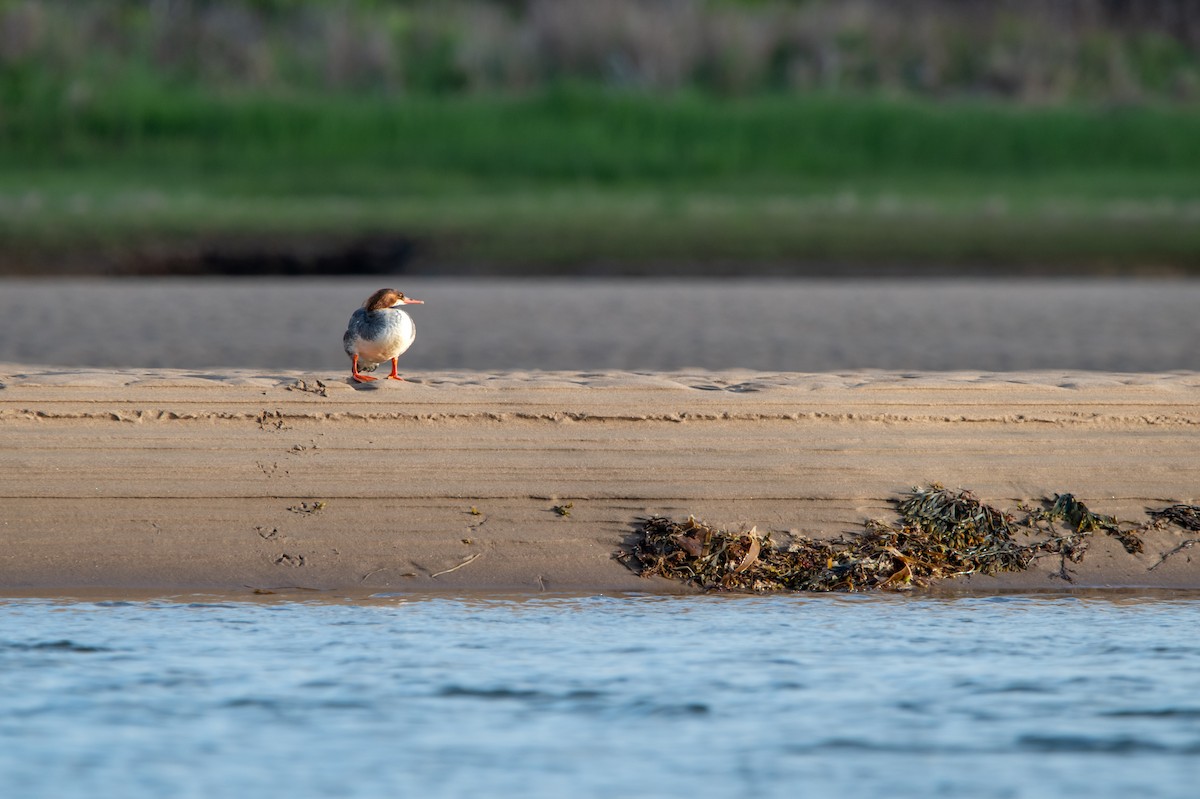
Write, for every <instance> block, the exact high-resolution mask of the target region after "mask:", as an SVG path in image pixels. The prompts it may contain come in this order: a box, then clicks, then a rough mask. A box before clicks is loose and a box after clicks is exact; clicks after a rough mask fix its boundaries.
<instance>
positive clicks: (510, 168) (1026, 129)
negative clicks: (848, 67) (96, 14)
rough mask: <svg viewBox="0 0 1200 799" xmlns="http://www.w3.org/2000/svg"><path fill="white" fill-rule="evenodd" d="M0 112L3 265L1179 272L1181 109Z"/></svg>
mask: <svg viewBox="0 0 1200 799" xmlns="http://www.w3.org/2000/svg"><path fill="white" fill-rule="evenodd" d="M8 93H9V98H8V99H9V100H11V101H12V102H10V103H9V104H8V105H7V106H6V111H5V114H4V116H3V117H0V261H3V260H4V259H6V258H7V260H8V261H9V262H15V261H23V262H28V261H29V260H30V259H33V260H36V259H37V258H38V257H52V256H54V255H55V254H61V253H68V252H72V251H79V250H83V249H87V248H93V247H101V246H102V247H105V248H109V249H111V250H115V251H119V250H120V249H121V248H130V247H139V246H145V245H147V244H159V243H163V242H166V243H171V242H194V241H199V240H208V239H212V238H214V237H218V238H219V237H223V236H242V237H253V236H271V237H284V238H286V237H289V236H302V235H303V236H314V235H317V236H330V237H352V236H356V235H362V234H365V233H387V234H396V235H403V236H406V237H410V238H413V239H415V240H417V241H419V242H421V244H422V247H421V248H420V252H422V253H424V257H425V258H426V260H429V261H431V262H433V261H452V260H473V261H482V262H489V263H495V264H500V265H506V266H505V267H504V268H507V269H515V270H520V269H528V270H531V271H545V270H554V269H558V270H569V269H571V268H573V267H574V266H576V265H579V264H588V263H596V262H600V261H616V262H623V263H628V264H635V265H636V264H662V263H704V262H716V261H723V262H733V261H741V262H747V263H765V262H771V263H780V262H795V263H801V262H806V261H821V262H859V261H868V262H897V263H909V264H919V263H925V262H936V263H939V264H956V263H964V264H966V263H970V264H991V265H995V266H996V268H1001V267H1002V266H1003V265H1005V264H1018V263H1019V264H1028V263H1038V262H1040V263H1047V264H1070V265H1087V266H1092V267H1098V268H1104V269H1113V270H1120V269H1128V268H1138V267H1168V268H1177V269H1186V270H1200V234H1198V233H1197V232H1196V231H1197V229H1198V228H1200V109H1160V108H1135V107H1126V108H1119V109H1118V108H1113V109H1096V108H1083V107H1078V108H1076V107H1072V108H1046V109H1032V108H1018V107H1011V106H996V105H988V104H982V103H978V104H969V103H958V104H945V105H942V104H932V103H928V102H924V103H921V102H914V101H907V102H898V101H889V100H884V99H871V98H845V97H842V98H836V97H813V98H806V99H801V100H796V99H785V98H777V97H762V98H758V99H747V100H738V101H727V102H718V101H716V100H714V99H711V98H707V97H703V96H698V95H692V96H681V97H676V98H673V99H663V98H650V97H644V96H636V95H611V94H605V93H601V92H599V91H590V90H580V89H574V90H559V91H553V92H549V93H545V94H542V95H538V96H534V97H528V98H508V99H502V98H483V97H457V98H442V99H435V98H409V99H404V100H399V101H397V100H395V99H392V100H384V99H378V98H371V97H366V96H358V97H347V96H314V95H305V96H301V97H292V98H284V97H274V96H217V95H211V94H202V93H198V92H196V91H193V90H186V89H171V88H169V87H165V86H159V85H155V84H147V85H138V86H133V87H130V86H119V87H117V88H116V89H114V90H113V92H112V94H111V95H110V96H106V97H99V98H93V100H92V101H90V102H86V103H81V104H77V105H74V106H73V105H72V104H71V102H69V101H68V99H67V96H66V94H65V93H64V92H63V91H57V92H56V91H54V90H53V87H50V89H48V90H46V91H34V89H33V88H31V87H28V86H26V87H24V88H23V89H20V90H19V91H18V90H14V89H12V87H11V86H9V91H8Z"/></svg>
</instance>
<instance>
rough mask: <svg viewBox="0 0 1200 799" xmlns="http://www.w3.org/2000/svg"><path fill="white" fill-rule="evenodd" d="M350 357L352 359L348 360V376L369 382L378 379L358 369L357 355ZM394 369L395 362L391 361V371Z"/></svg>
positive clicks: (358, 380) (362, 381) (357, 380)
mask: <svg viewBox="0 0 1200 799" xmlns="http://www.w3.org/2000/svg"><path fill="white" fill-rule="evenodd" d="M350 357H351V358H353V359H354V360H352V361H351V362H350V376H351V377H353V378H354V380H355V382H358V383H370V382H371V381H372V380H378V379H379V378H377V377H371V376H370V375H364V374H363V373H362V372H360V371H358V356H357V355H351V356H350ZM395 370H396V362H395V361H392V371H395Z"/></svg>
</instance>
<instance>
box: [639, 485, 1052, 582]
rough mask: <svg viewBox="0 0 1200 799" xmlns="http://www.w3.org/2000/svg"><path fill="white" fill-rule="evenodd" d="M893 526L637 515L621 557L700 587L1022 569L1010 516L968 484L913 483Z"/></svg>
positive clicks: (645, 570)
mask: <svg viewBox="0 0 1200 799" xmlns="http://www.w3.org/2000/svg"><path fill="white" fill-rule="evenodd" d="M897 505H898V506H899V509H900V513H901V516H902V518H901V520H900V522H899V523H898V524H897V525H890V524H886V523H884V522H881V521H871V522H868V523H867V524H866V529H865V530H864V532H863V533H862V534H860V535H857V536H854V537H853V538H849V539H845V538H842V539H837V540H833V541H818V540H814V539H811V538H807V537H803V536H798V537H796V538H795V540H793V542H792V543H791V544H790V545H789V546H787V547H779V546H775V545H774V543H773V542H772V541H771V536H770V534H769V533H768V534H766V535H762V534H760V533H759V532H758V531H757V529H754V530H750V531H748V532H740V533H730V532H726V531H724V530H719V529H717V528H715V527H710V526H708V525H706V524H704V523H703V522H699V521H697V520H696V519H695V518H694V517H688V520H687V521H686V522H684V523H683V524H678V523H676V522H673V521H671V520H670V519H667V518H664V517H661V516H656V517H653V518H650V519H647V520H646V521H645V524H644V525H643V536H642V540H641V542H639V544H638V545H637V546H636V547H635V548H634V550H633V552H632V553H630V556H631V557H632V558H634V559H635V560H636V561H637V563H638V564H639V566H640V571H641V574H643V575H645V576H650V575H654V574H659V575H662V576H664V577H670V578H672V579H677V580H683V581H685V582H688V583H691V584H692V585H695V586H697V587H699V588H703V589H705V590H709V591H711V590H734V591H754V592H762V591H784V590H789V591H861V590H870V589H879V588H891V589H903V588H910V587H913V586H923V585H928V584H929V583H930V582H932V581H933V580H936V579H941V578H945V577H952V576H958V575H963V574H973V573H977V572H978V573H983V574H994V573H996V572H1001V571H1013V570H1020V569H1024V568H1026V567H1027V566H1028V564H1029V561H1030V559H1031V558H1032V557H1033V556H1034V554H1035V551H1036V550H1035V549H1034V548H1032V547H1027V546H1021V545H1019V544H1017V543H1016V542H1015V540H1014V539H1013V535H1012V532H1013V522H1012V517H1011V516H1009V515H1008V514H1005V513H1002V512H1000V511H998V510H996V509H995V508H992V507H990V506H987V505H984V504H983V503H981V502H979V500H977V499H975V497H974V496H972V495H971V493H970V492H969V491H959V492H953V491H948V490H946V489H945V488H943V487H942V486H940V485H934V486H932V487H930V488H928V489H923V488H914V489H913V490H912V491H911V492H910V493H909V494H907V495H905V497H904V498H903V499H901V500H898V501H897Z"/></svg>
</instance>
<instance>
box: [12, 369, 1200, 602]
mask: <svg viewBox="0 0 1200 799" xmlns="http://www.w3.org/2000/svg"><path fill="white" fill-rule="evenodd" d="M0 386H2V387H0V438H2V439H3V441H4V446H3V449H0V503H2V507H3V513H2V515H0V531H2V532H0V535H2V536H3V540H4V542H5V546H4V547H3V550H2V551H0V590H3V591H5V592H9V593H12V592H16V593H21V592H26V593H28V592H49V591H59V590H69V589H79V590H84V589H94V590H106V589H113V590H130V591H132V590H163V591H172V590H193V589H194V590H220V591H246V592H249V591H252V590H259V591H286V590H302V589H313V590H338V591H354V592H367V593H371V592H389V591H420V592H440V591H463V590H517V591H618V590H629V591H650V592H673V591H681V590H684V589H683V588H682V587H681V586H679V585H677V584H674V583H670V582H667V581H665V580H661V579H658V578H655V579H651V580H647V579H642V578H640V577H638V576H636V575H635V574H633V573H632V572H631V571H630V570H629V569H627V568H626V567H625V566H624V565H623V564H622V563H620V562H619V561H617V560H615V559H614V557H613V555H614V553H616V552H617V551H619V550H620V549H621V548H622V546H625V545H627V544H628V543H629V542H630V541H631V540H632V536H633V535H634V534H635V533H636V531H637V529H638V523H639V519H642V518H644V517H646V516H648V515H651V514H663V515H667V516H671V517H675V518H681V519H682V518H686V517H687V516H688V515H689V514H694V515H696V516H697V517H699V518H703V519H704V520H706V521H707V522H709V523H712V524H717V525H720V526H724V527H729V528H735V529H736V528H750V527H751V526H757V527H758V529H759V530H760V531H762V530H772V531H777V532H776V535H777V536H778V537H782V538H784V539H786V536H787V534H788V533H791V534H803V535H808V536H815V537H836V536H839V535H843V534H846V533H853V532H855V531H857V530H861V529H862V524H863V522H864V521H865V520H867V519H870V518H880V519H889V520H890V519H894V518H895V511H894V508H893V507H892V506H891V505H890V504H889V499H890V498H892V497H894V496H896V494H897V493H898V492H901V491H903V490H906V489H907V488H909V487H911V486H913V485H916V484H928V483H930V482H935V481H936V482H941V483H943V484H945V485H947V486H949V487H962V488H969V489H971V490H973V491H974V492H975V493H976V494H977V495H978V496H979V497H980V499H982V500H983V501H985V502H988V503H989V504H993V505H996V506H999V507H1001V508H1008V509H1011V508H1015V506H1016V504H1017V503H1018V502H1036V501H1038V500H1040V499H1042V498H1045V497H1052V496H1053V495H1054V494H1055V493H1056V492H1060V493H1061V492H1072V493H1074V494H1075V495H1076V496H1077V497H1078V498H1080V499H1081V500H1083V501H1085V502H1087V503H1088V505H1089V506H1090V507H1091V508H1092V510H1094V511H1096V512H1099V513H1107V514H1115V515H1116V516H1117V517H1119V518H1121V519H1128V520H1131V521H1143V520H1145V519H1146V518H1147V517H1146V510H1147V508H1156V507H1162V506H1164V505H1168V504H1171V503H1175V502H1186V503H1193V502H1195V501H1196V500H1197V498H1198V496H1197V486H1200V459H1197V458H1196V441H1197V435H1198V433H1200V401H1198V400H1200V374H1196V373H1191V372H1180V373H1173V374H1117V373H1101V372H1048V371H1041V372H1005V373H983V372H937V373H918V372H909V373H898V372H887V371H874V370H864V371H847V372H841V373H823V374H802V373H765V372H754V371H700V370H695V371H680V372H664V373H631V372H617V371H596V372H506V373H487V372H473V371H458V372H452V371H443V372H429V373H420V374H415V375H413V376H412V377H411V378H410V381H409V382H407V383H404V384H399V383H393V382H388V383H386V384H384V383H380V384H375V385H372V386H369V387H365V388H361V387H355V386H352V385H351V384H350V383H349V382H348V381H347V379H346V376H345V374H344V373H342V372H259V371H247V370H228V371H220V372H203V371H180V370H134V369H124V370H78V369H57V370H51V369H43V368H35V367H28V366H22V365H13V364H10V365H0ZM556 508H557V509H556ZM1194 535H1195V534H1189V533H1187V532H1186V531H1181V530H1180V529H1178V528H1168V529H1165V530H1160V531H1152V532H1151V533H1150V534H1149V535H1148V536H1147V538H1146V548H1145V552H1144V553H1141V554H1137V555H1130V554H1127V553H1126V552H1125V551H1124V550H1123V549H1122V548H1121V546H1120V545H1119V543H1118V542H1117V541H1115V540H1113V539H1110V538H1108V537H1107V536H1102V535H1097V536H1096V540H1095V541H1094V543H1093V544H1092V547H1091V549H1090V550H1089V552H1088V554H1087V557H1086V558H1085V560H1084V561H1083V562H1082V563H1080V564H1078V565H1072V567H1071V568H1072V569H1073V570H1074V574H1073V575H1072V576H1073V579H1074V582H1072V583H1067V582H1065V581H1064V580H1062V579H1061V578H1060V577H1058V576H1055V574H1054V573H1055V572H1056V571H1057V567H1058V562H1057V560H1054V562H1053V563H1051V562H1050V561H1048V560H1047V561H1039V562H1037V563H1035V565H1034V567H1033V568H1032V569H1031V570H1030V571H1028V572H1025V573H1021V574H1012V575H1006V576H1003V577H1000V578H991V577H970V578H962V579H959V580H955V581H954V584H953V586H945V587H948V588H951V589H952V590H958V589H963V590H969V591H996V590H1007V589H1063V588H1097V587H1143V586H1156V587H1165V588H1193V589H1195V588H1200V558H1197V557H1196V555H1200V549H1197V550H1190V549H1183V550H1179V551H1178V552H1176V554H1173V555H1171V556H1170V557H1168V558H1167V559H1166V560H1165V561H1163V562H1161V563H1159V561H1160V560H1162V557H1163V555H1164V554H1166V553H1167V552H1169V551H1172V550H1174V549H1176V548H1177V547H1179V545H1180V544H1182V543H1184V542H1185V541H1186V540H1188V538H1189V536H1194Z"/></svg>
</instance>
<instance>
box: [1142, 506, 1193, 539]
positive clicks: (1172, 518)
mask: <svg viewBox="0 0 1200 799" xmlns="http://www.w3.org/2000/svg"><path fill="white" fill-rule="evenodd" d="M1147 513H1149V514H1150V517H1151V518H1153V519H1154V520H1155V521H1167V522H1170V523H1171V524H1174V525H1176V526H1178V527H1182V528H1183V529H1185V530H1194V531H1196V532H1200V505H1171V506H1170V507H1167V508H1163V509H1162V510H1152V511H1147Z"/></svg>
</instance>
